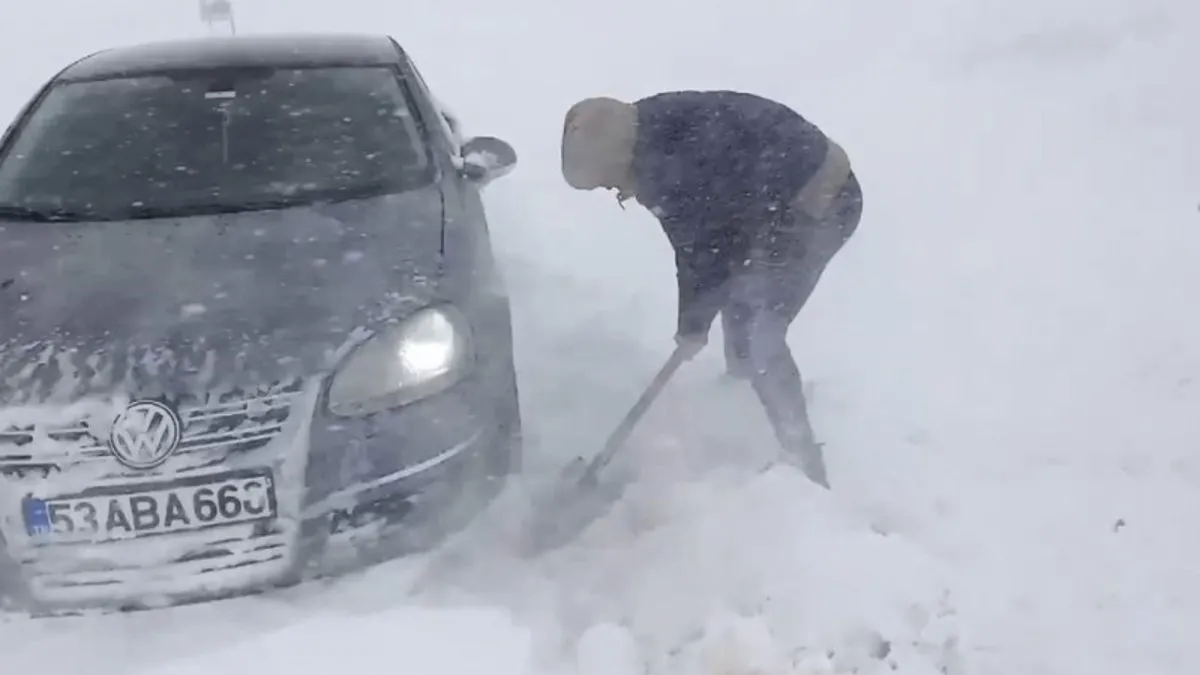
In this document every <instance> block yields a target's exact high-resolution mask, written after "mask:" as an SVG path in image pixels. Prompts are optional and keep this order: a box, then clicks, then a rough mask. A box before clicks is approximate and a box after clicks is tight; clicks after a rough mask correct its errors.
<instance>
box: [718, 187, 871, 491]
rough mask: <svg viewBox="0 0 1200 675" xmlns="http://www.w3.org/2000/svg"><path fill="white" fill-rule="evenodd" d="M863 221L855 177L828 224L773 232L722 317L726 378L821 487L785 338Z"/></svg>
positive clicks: (736, 283) (799, 222) (799, 221)
mask: <svg viewBox="0 0 1200 675" xmlns="http://www.w3.org/2000/svg"><path fill="white" fill-rule="evenodd" d="M861 217H862V192H861V189H860V187H859V185H858V181H857V179H855V178H854V176H853V174H852V175H851V177H850V179H849V180H848V181H847V183H846V185H845V187H843V188H842V190H841V192H840V193H839V195H838V196H837V198H836V199H835V201H834V202H833V204H832V205H831V206H830V208H829V213H828V215H827V216H825V217H824V218H822V219H821V220H814V219H812V218H809V217H807V216H805V215H803V214H799V215H796V214H789V215H787V216H786V217H785V219H784V221H783V222H782V223H780V224H779V225H778V226H777V227H776V228H773V230H772V232H771V235H770V236H769V237H768V238H767V239H766V240H765V241H763V242H760V243H759V245H757V246H756V247H755V250H754V251H752V253H751V256H750V260H749V264H748V265H746V266H745V267H744V268H743V269H742V270H741V271H739V272H738V273H737V274H735V275H734V277H733V279H732V280H731V282H730V286H729V295H728V299H727V300H726V304H725V306H724V308H723V309H722V310H721V324H722V330H723V332H724V336H725V360H726V365H727V367H728V370H729V373H730V374H731V375H733V376H736V377H742V378H748V379H749V380H750V382H751V384H752V386H753V387H754V391H755V393H756V394H757V395H758V399H759V401H760V402H761V404H762V406H763V409H764V410H765V412H766V414H767V418H768V419H769V420H770V421H771V426H772V427H773V428H774V431H775V436H776V438H777V439H778V440H779V443H780V445H782V446H783V450H784V452H785V453H786V455H788V456H790V458H791V459H792V460H794V461H797V462H798V463H799V465H800V467H801V468H802V469H803V470H804V472H805V473H806V474H807V475H808V477H809V478H811V479H812V480H814V481H815V482H817V483H819V484H821V485H824V486H826V487H828V479H827V478H826V471H825V461H824V457H823V455H822V452H821V446H820V445H819V444H818V443H817V442H816V438H815V435H814V433H813V429H812V424H811V423H810V422H809V418H808V406H807V405H806V402H805V400H804V388H803V386H804V383H803V380H802V379H801V377H800V369H799V368H798V367H797V365H796V361H795V359H793V358H792V352H791V349H789V348H788V345H787V332H788V328H789V327H790V326H791V324H792V322H793V321H795V319H796V316H797V315H798V314H799V313H800V310H801V309H802V308H803V307H804V304H805V303H806V302H808V298H809V297H810V296H811V295H812V293H813V290H815V289H816V287H817V282H818V281H820V279H821V274H822V273H823V272H824V271H825V267H826V266H827V265H828V264H829V261H830V260H832V259H833V257H834V256H835V255H836V254H837V253H838V251H840V250H841V248H842V246H843V245H844V244H845V243H846V242H847V241H848V240H849V239H850V237H851V235H853V234H854V231H855V230H856V229H857V228H858V223H859V220H860V218H861Z"/></svg>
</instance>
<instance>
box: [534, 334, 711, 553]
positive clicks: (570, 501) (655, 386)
mask: <svg viewBox="0 0 1200 675" xmlns="http://www.w3.org/2000/svg"><path fill="white" fill-rule="evenodd" d="M686 360H687V358H686V354H685V352H684V351H683V350H682V349H676V350H675V351H674V352H672V353H671V356H670V358H668V359H667V362H666V363H664V364H663V366H662V368H661V369H659V371H658V374H657V375H655V376H654V379H653V380H651V381H650V384H649V385H648V386H647V387H646V390H645V391H643V392H642V395H641V396H640V397H638V400H637V402H635V403H634V404H633V407H632V408H630V409H629V412H628V413H626V414H625V417H624V418H623V419H622V420H621V423H620V424H618V425H617V428H616V429H614V430H613V432H612V434H610V435H609V437H608V441H607V442H606V443H605V444H604V449H603V450H601V451H600V452H599V454H597V455H596V456H595V457H593V458H592V459H591V461H588V460H587V459H585V458H583V457H576V458H575V459H573V460H572V461H571V463H570V464H568V465H567V467H566V469H564V470H563V472H562V475H561V476H560V477H559V480H558V482H557V484H556V487H555V489H554V490H553V491H552V492H551V493H550V494H549V495H548V496H547V497H546V498H545V499H544V500H540V502H538V503H535V504H534V512H533V528H532V532H531V537H530V545H531V548H532V551H531V552H532V553H534V554H537V553H541V552H544V551H546V550H549V549H551V548H557V547H559V546H562V545H564V544H566V543H568V542H569V541H571V540H572V539H574V538H575V537H576V536H577V535H578V534H579V533H580V532H582V531H583V529H584V528H585V527H587V526H588V525H590V524H591V523H593V522H594V521H596V520H598V519H599V518H600V517H601V516H603V515H604V514H605V513H607V512H608V510H609V509H610V508H611V507H612V505H613V504H614V503H616V501H617V500H618V499H620V497H621V493H622V492H623V489H622V488H623V487H624V486H623V485H605V484H604V483H603V481H601V480H600V472H601V471H602V470H603V469H604V468H605V467H606V466H608V464H609V462H611V461H612V459H613V457H615V456H616V454H617V453H618V452H619V451H620V450H621V449H622V448H623V447H625V442H626V441H627V440H628V439H629V436H630V435H631V434H632V433H633V430H634V428H635V427H636V426H637V423H638V422H639V421H641V419H642V417H643V416H644V415H645V414H646V411H647V410H649V409H650V406H651V405H652V404H653V403H654V400H655V399H656V398H658V395H659V394H660V393H662V390H663V389H664V388H665V387H666V386H667V383H668V382H670V381H671V377H672V376H673V375H674V374H675V371H677V370H679V366H681V365H683V363H684V361H686Z"/></svg>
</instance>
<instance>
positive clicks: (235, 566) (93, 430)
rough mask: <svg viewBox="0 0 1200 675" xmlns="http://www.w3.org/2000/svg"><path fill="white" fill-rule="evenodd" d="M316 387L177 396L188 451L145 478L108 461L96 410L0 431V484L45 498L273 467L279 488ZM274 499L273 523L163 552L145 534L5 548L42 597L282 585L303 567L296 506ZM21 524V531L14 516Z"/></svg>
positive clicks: (196, 534) (188, 536) (86, 598)
mask: <svg viewBox="0 0 1200 675" xmlns="http://www.w3.org/2000/svg"><path fill="white" fill-rule="evenodd" d="M315 386H316V385H315V384H314V383H311V382H309V383H306V382H305V381H304V380H295V381H290V382H288V383H283V384H276V385H272V386H266V387H262V388H260V389H256V390H249V391H248V390H240V391H232V392H228V393H225V394H223V395H221V396H216V395H212V396H209V397H207V398H205V399H204V400H200V399H198V398H192V399H190V400H188V399H184V400H180V401H178V402H177V403H176V404H175V407H176V410H177V411H178V413H179V416H180V419H181V421H182V422H183V429H182V436H181V442H180V446H179V448H178V449H177V450H176V451H175V453H173V454H172V456H171V457H170V458H169V460H168V461H167V462H166V463H164V464H163V465H161V466H160V467H158V468H156V469H153V470H148V471H137V470H132V469H128V468H126V467H125V466H123V465H122V464H120V463H119V462H117V461H116V459H115V458H113V457H112V456H111V455H110V454H109V450H108V447H107V432H106V429H105V427H107V425H108V424H110V423H111V422H110V421H108V420H99V419H98V417H97V413H96V412H95V411H93V412H92V413H91V414H90V417H89V416H88V415H84V414H81V415H78V416H74V415H71V416H68V419H67V420H66V421H65V422H66V423H60V424H53V425H40V426H39V425H20V424H16V425H8V426H7V427H0V482H8V483H9V484H10V486H14V487H17V491H16V492H13V493H10V494H19V493H20V492H23V491H25V490H26V489H29V490H31V491H34V492H38V493H39V494H42V495H44V494H46V493H47V492H49V493H51V494H53V492H57V491H65V490H72V491H73V490H74V489H75V488H77V487H78V486H80V485H109V486H122V485H133V484H139V483H147V482H155V477H156V476H157V481H158V482H160V483H161V482H163V481H171V480H172V479H179V478H183V477H190V476H197V477H199V476H201V475H220V474H222V473H223V472H225V471H226V470H227V469H231V468H235V467H237V466H241V467H247V466H249V467H255V468H258V467H263V468H265V467H270V468H271V470H272V471H273V472H274V474H275V477H276V485H277V487H278V486H279V485H280V484H281V483H282V482H284V481H285V480H287V478H286V476H287V475H289V474H294V472H295V470H296V469H295V468H288V467H300V468H299V470H300V471H303V468H302V467H303V465H304V461H303V452H300V453H296V452H289V449H292V448H295V443H293V442H292V439H293V437H294V436H295V434H296V433H297V432H298V430H299V429H303V428H306V426H305V419H306V416H307V414H308V409H309V408H311V406H312V405H313V403H314V400H315V396H316V394H315V388H314V387H315ZM98 409H100V410H103V407H100V408H98ZM99 414H100V415H107V414H108V413H107V411H105V412H101V413H99ZM17 419H19V418H17ZM273 441H277V442H276V443H274V444H273V443H272V442H273ZM226 465H227V466H226ZM60 476H61V478H62V479H64V480H63V486H66V485H68V484H69V485H72V486H74V487H72V488H66V487H64V488H63V489H62V490H56V489H54V487H53V486H55V485H56V484H57V482H58V480H59V477H60ZM39 483H40V484H41V485H38V484H39ZM26 485H28V488H27V487H26ZM277 497H278V499H279V500H280V504H279V508H280V512H279V513H280V518H279V519H277V520H275V521H271V522H255V523H241V524H230V525H225V526H221V527H218V528H213V529H209V530H197V531H192V532H180V533H173V534H171V535H169V536H167V537H163V539H169V540H170V543H169V544H167V545H164V544H163V543H161V540H160V537H159V536H148V537H139V538H131V539H127V540H116V541H107V542H104V543H103V544H98V545H96V544H90V543H86V542H80V543H66V544H63V545H49V546H41V545H21V546H16V547H12V548H10V550H9V553H10V555H11V556H12V558H13V559H14V561H15V562H16V563H17V564H18V565H19V566H20V567H21V568H22V569H23V576H24V577H25V579H26V580H27V582H28V584H29V587H30V590H31V591H32V592H33V594H34V596H35V597H36V598H38V599H39V601H43V602H51V603H58V602H64V603H68V604H71V605H73V604H76V603H79V604H82V605H86V604H89V603H92V602H97V603H102V604H109V603H111V602H114V601H117V602H123V601H129V602H133V603H136V602H137V598H151V599H152V600H153V599H154V598H159V597H162V598H166V597H170V596H173V595H178V594H182V595H186V596H193V595H196V594H197V593H199V594H205V593H218V594H219V593H222V592H226V591H235V590H238V589H245V588H247V587H252V586H255V585H258V584H264V583H271V582H273V580H277V579H278V578H279V577H280V575H281V574H283V573H284V572H285V571H286V570H288V569H290V568H291V565H292V563H293V562H294V560H295V556H296V554H297V550H296V545H295V544H296V541H297V536H298V530H297V528H298V527H299V526H300V525H299V523H298V521H297V520H295V515H296V514H297V513H298V504H297V503H296V501H295V498H294V497H293V496H292V495H289V494H287V493H286V492H277ZM13 525H14V529H16V528H17V527H21V526H18V525H16V521H15V519H14V522H13ZM2 541H3V540H0V543H2ZM12 543H14V542H10V544H12Z"/></svg>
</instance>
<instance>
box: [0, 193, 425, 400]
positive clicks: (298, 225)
mask: <svg viewBox="0 0 1200 675" xmlns="http://www.w3.org/2000/svg"><path fill="white" fill-rule="evenodd" d="M441 239H442V205H441V194H440V191H439V190H438V189H437V188H436V187H430V188H426V189H423V190H420V191H414V192H410V193H403V194H397V195H387V196H383V197H378V198H372V199H364V200H357V201H349V202H340V203H335V204H325V205H319V206H305V207H302V208H289V209H283V210H278V211H256V212H250V213H236V214H220V215H211V216H192V217H184V218H176V219H157V220H135V221H121V222H89V223H28V222H5V221H0V404H9V405H12V404H34V403H44V402H50V401H64V402H65V401H70V400H75V399H78V398H81V397H84V396H88V395H93V394H106V393H113V392H119V391H120V392H128V393H130V394H131V395H141V396H146V395H170V394H172V393H182V392H187V391H213V390H214V389H220V388H222V387H224V386H232V387H237V388H242V387H246V386H254V385H261V384H267V383H272V382H279V381H281V380H286V379H289V378H294V377H303V376H307V375H311V374H312V373H314V372H320V371H322V370H324V369H327V368H329V367H330V366H331V364H332V363H333V362H334V361H335V360H336V359H337V358H338V357H339V356H340V354H342V353H344V351H345V350H347V349H348V348H349V347H350V346H352V344H353V343H354V341H355V340H356V339H360V337H356V335H359V334H361V333H363V332H364V331H369V329H370V327H371V326H373V325H375V324H377V323H378V322H381V321H386V320H388V319H391V318H394V317H396V316H398V315H402V314H404V313H406V312H408V311H411V310H412V309H413V308H415V307H417V306H420V305H422V304H425V303H426V302H427V301H428V299H429V298H430V297H431V296H432V295H433V294H434V293H435V292H436V289H435V288H434V284H435V283H436V279H437V270H438V259H439V251H440V245H441Z"/></svg>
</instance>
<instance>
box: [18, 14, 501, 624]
mask: <svg viewBox="0 0 1200 675" xmlns="http://www.w3.org/2000/svg"><path fill="white" fill-rule="evenodd" d="M450 122H451V120H450V119H448V117H447V116H446V115H445V114H443V111H442V109H441V108H440V107H438V106H437V105H436V104H435V98H434V95H433V94H432V93H431V92H430V90H429V88H428V86H427V85H426V83H425V82H424V80H423V78H422V77H421V76H420V74H419V73H418V71H417V69H416V67H415V65H414V64H413V62H412V60H411V59H410V58H409V57H408V55H407V54H406V52H405V51H404V50H403V49H402V48H401V46H400V45H398V44H397V43H396V41H395V40H393V39H392V38H390V37H388V36H370V35H303V36H302V35H279V36H255V37H224V38H202V39H197V40H187V41H172V42H165V43H154V44H146V45H139V46H133V47H125V48H118V49H112V50H107V51H102V52H99V53H96V54H93V55H90V56H88V57H86V58H83V59H82V60H80V61H77V62H75V63H73V64H71V65H70V66H68V67H67V68H65V69H64V70H62V71H61V72H59V73H58V74H57V75H56V76H55V77H53V78H52V79H51V81H49V82H48V83H47V84H46V85H45V86H44V87H43V88H42V89H41V90H40V91H39V92H38V93H37V94H36V95H35V96H34V98H33V99H32V101H30V103H29V104H28V105H27V106H26V107H25V108H24V110H22V111H21V112H20V113H19V115H18V118H17V121H16V122H15V123H14V124H13V125H12V127H10V128H9V130H8V131H7V132H6V133H5V135H4V136H3V137H2V139H0V591H2V595H4V596H5V597H6V598H7V603H8V604H9V605H10V606H16V607H19V608H22V609H24V608H30V609H32V610H33V611H35V612H50V613H55V612H58V611H62V610H71V609H75V608H86V607H103V608H108V609H111V608H122V609H126V608H129V609H133V608H144V607H153V606H161V605H166V604H175V603H179V602H191V601H197V600H204V599H210V598H216V597H222V596H229V595H238V594H244V593H248V592H256V591H259V590H262V589H267V588H271V587H275V586H278V585H284V584H292V583H296V582H299V581H302V580H304V579H306V578H309V577H311V576H314V575H316V576H321V575H327V574H336V573H339V572H341V571H344V570H346V569H352V568H354V567H357V566H360V565H363V564H367V563H368V562H371V561H378V560H382V559H387V558H390V557H395V556H399V555H403V554H405V553H408V552H411V551H414V550H420V549H421V548H425V547H428V546H430V545H431V543H432V542H435V541H437V540H438V539H439V538H441V537H444V536H445V534H446V533H448V532H451V531H453V530H455V529H458V528H460V527H462V526H463V525H464V524H466V523H468V522H469V521H470V520H471V519H472V518H473V516H474V515H476V514H478V512H479V510H480V509H481V508H483V507H484V506H485V505H486V504H487V503H488V502H489V501H490V500H491V499H492V498H493V497H494V496H495V494H496V493H497V492H498V491H499V489H500V487H502V485H503V483H504V479H505V478H506V477H507V476H509V475H511V474H512V473H513V472H515V471H517V470H518V468H519V466H520V453H521V418H520V407H519V404H518V395H517V380H516V376H515V372H514V362H513V349H512V330H511V324H510V306H509V300H508V296H507V295H506V291H505V289H504V286H503V283H502V280H501V277H500V274H499V272H498V269H497V266H496V263H495V261H494V258H493V253H492V246H491V240H490V235H489V231H488V225H487V219H486V215H485V209H484V206H483V202H482V194H481V190H482V188H483V185H485V184H487V183H488V182H489V181H491V180H493V179H495V178H497V177H499V176H502V175H504V174H505V173H507V172H508V171H509V170H511V169H512V168H513V166H514V165H515V163H516V160H517V158H516V153H515V152H514V151H513V149H512V147H511V146H509V145H508V144H506V143H505V142H503V141H501V140H499V139H496V138H493V137H475V138H469V139H466V140H465V142H464V141H463V139H462V138H461V137H458V136H457V133H456V132H455V131H454V130H453V129H451V128H450Z"/></svg>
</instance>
